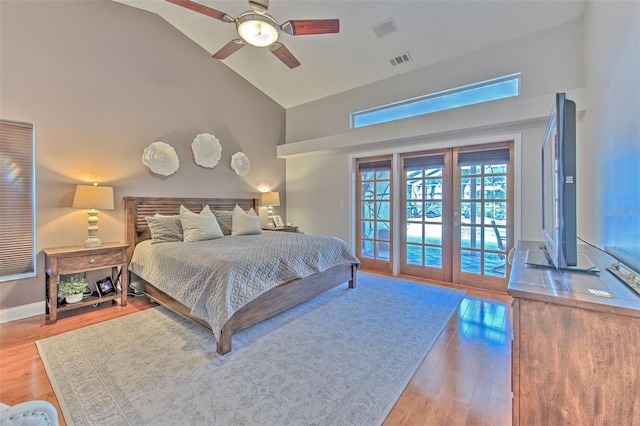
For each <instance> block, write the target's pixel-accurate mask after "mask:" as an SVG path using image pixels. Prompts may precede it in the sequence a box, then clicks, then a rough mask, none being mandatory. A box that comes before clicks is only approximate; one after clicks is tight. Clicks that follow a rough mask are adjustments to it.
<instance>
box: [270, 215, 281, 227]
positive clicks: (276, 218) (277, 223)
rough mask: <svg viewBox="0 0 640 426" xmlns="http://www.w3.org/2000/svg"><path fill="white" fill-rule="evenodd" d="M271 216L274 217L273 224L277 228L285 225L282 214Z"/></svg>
mask: <svg viewBox="0 0 640 426" xmlns="http://www.w3.org/2000/svg"><path fill="white" fill-rule="evenodd" d="M271 218H272V219H273V224H274V225H275V226H276V228H282V227H283V226H284V222H283V221H282V218H281V217H280V216H271Z"/></svg>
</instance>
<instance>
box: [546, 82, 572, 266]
mask: <svg viewBox="0 0 640 426" xmlns="http://www.w3.org/2000/svg"><path fill="white" fill-rule="evenodd" d="M542 237H543V241H544V245H545V248H546V251H547V254H548V255H549V258H550V260H551V262H553V266H555V267H556V268H557V269H566V268H569V267H573V266H577V265H578V236H577V211H576V104H575V102H573V101H571V100H569V99H567V98H566V95H565V94H564V93H556V99H555V103H554V105H553V108H552V110H551V114H550V116H549V121H548V123H547V129H546V132H545V135H544V139H543V141H542Z"/></svg>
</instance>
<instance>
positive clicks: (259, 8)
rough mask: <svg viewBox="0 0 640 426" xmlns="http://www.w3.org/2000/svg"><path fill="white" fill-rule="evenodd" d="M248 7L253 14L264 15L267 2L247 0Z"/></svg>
mask: <svg viewBox="0 0 640 426" xmlns="http://www.w3.org/2000/svg"><path fill="white" fill-rule="evenodd" d="M249 6H251V9H253V11H254V12H255V13H260V14H265V13H267V9H269V0H249Z"/></svg>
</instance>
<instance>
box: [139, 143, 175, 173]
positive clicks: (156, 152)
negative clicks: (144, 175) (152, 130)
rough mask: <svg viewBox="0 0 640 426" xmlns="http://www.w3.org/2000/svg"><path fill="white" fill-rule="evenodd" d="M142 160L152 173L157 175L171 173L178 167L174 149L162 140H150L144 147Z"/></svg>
mask: <svg viewBox="0 0 640 426" xmlns="http://www.w3.org/2000/svg"><path fill="white" fill-rule="evenodd" d="M142 162H143V163H144V165H145V166H147V167H149V168H150V169H151V171H152V172H153V173H157V174H159V175H164V176H169V175H172V174H174V173H175V172H176V170H178V167H180V161H178V154H176V150H175V149H173V147H172V146H171V145H169V144H167V143H164V142H152V143H150V144H149V146H147V147H146V148H145V149H144V153H143V154H142Z"/></svg>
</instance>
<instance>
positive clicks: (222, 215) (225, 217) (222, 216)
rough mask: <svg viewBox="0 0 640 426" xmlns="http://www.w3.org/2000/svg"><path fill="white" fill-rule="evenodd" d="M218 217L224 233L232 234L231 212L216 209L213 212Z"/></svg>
mask: <svg viewBox="0 0 640 426" xmlns="http://www.w3.org/2000/svg"><path fill="white" fill-rule="evenodd" d="M213 213H214V214H215V215H216V219H218V225H220V229H222V233H223V234H224V235H231V214H232V213H231V212H229V211H224V210H215V211H214V212H213Z"/></svg>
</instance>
